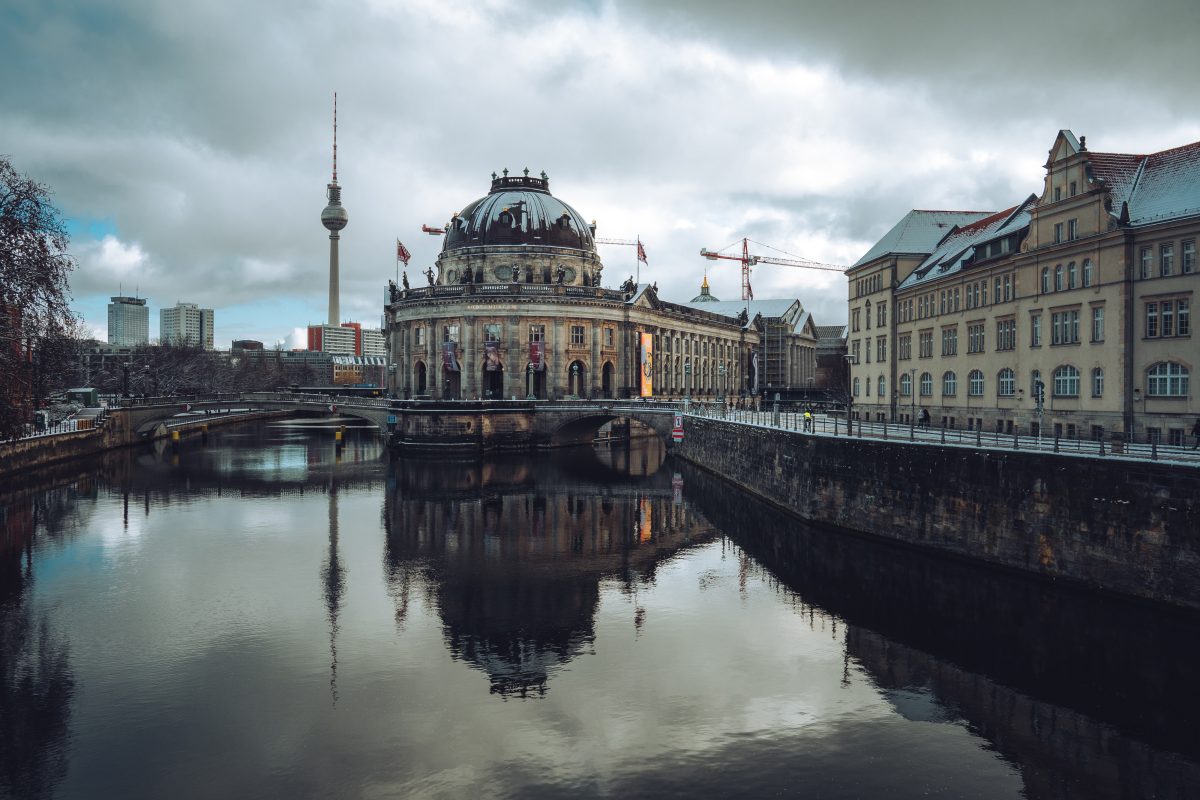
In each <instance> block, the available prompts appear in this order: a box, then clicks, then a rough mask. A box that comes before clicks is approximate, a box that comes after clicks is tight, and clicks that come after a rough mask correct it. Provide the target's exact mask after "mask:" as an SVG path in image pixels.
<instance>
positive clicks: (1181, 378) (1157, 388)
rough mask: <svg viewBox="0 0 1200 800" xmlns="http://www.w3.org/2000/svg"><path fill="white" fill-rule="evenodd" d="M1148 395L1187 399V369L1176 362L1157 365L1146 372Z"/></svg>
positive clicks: (1164, 362)
mask: <svg viewBox="0 0 1200 800" xmlns="http://www.w3.org/2000/svg"><path fill="white" fill-rule="evenodd" d="M1146 394H1147V395H1149V396H1150V397H1187V395H1188V370H1187V367H1185V366H1183V365H1182V364H1176V363H1175V362H1174V361H1163V362H1160V363H1158V364H1155V365H1154V366H1153V367H1151V368H1150V369H1149V370H1148V371H1147V372H1146Z"/></svg>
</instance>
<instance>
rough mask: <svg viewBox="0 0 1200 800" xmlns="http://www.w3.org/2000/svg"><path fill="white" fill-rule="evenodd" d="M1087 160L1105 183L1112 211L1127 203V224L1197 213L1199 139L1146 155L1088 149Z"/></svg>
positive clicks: (1199, 201)
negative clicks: (1110, 199) (1110, 198)
mask: <svg viewBox="0 0 1200 800" xmlns="http://www.w3.org/2000/svg"><path fill="white" fill-rule="evenodd" d="M1088 162H1089V163H1090V165H1091V174H1092V176H1093V177H1094V178H1099V179H1102V180H1103V181H1104V183H1105V184H1106V186H1107V187H1108V191H1109V196H1110V197H1112V213H1113V214H1115V215H1118V216H1119V215H1120V214H1121V206H1122V204H1127V205H1128V207H1129V224H1130V225H1146V224H1149V223H1151V222H1162V221H1164V220H1168V219H1177V218H1179V217H1190V216H1193V215H1196V214H1200V142H1193V143H1192V144H1185V145H1183V146H1182V147H1175V148H1172V149H1171V150H1163V151H1161V152H1158V153H1151V154H1150V155H1148V156H1147V155H1134V154H1131V153H1089V154H1088Z"/></svg>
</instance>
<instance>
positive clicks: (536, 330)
mask: <svg viewBox="0 0 1200 800" xmlns="http://www.w3.org/2000/svg"><path fill="white" fill-rule="evenodd" d="M529 341H530V342H544V341H546V326H545V325H540V324H539V325H530V326H529Z"/></svg>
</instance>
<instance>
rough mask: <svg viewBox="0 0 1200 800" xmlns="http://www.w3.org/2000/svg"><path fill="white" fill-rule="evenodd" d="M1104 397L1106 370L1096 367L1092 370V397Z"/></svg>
mask: <svg viewBox="0 0 1200 800" xmlns="http://www.w3.org/2000/svg"><path fill="white" fill-rule="evenodd" d="M1103 396H1104V370H1103V369H1101V368H1100V367H1096V368H1095V369H1094V370H1092V397H1103Z"/></svg>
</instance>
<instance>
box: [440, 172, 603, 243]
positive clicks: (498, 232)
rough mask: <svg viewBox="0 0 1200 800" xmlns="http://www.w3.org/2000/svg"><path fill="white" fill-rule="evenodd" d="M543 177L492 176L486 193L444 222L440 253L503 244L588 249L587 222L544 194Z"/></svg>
mask: <svg viewBox="0 0 1200 800" xmlns="http://www.w3.org/2000/svg"><path fill="white" fill-rule="evenodd" d="M545 175H546V173H544V172H543V173H542V177H541V178H531V177H529V176H528V175H524V176H519V175H518V176H512V177H509V176H508V175H505V176H503V177H499V178H497V177H495V175H494V174H493V179H492V191H491V192H490V193H489V194H488V195H487V196H486V197H482V198H480V199H478V200H476V201H475V202H473V203H471V204H470V205H468V206H467V207H466V208H464V209H463V210H462V211H461V212H460V213H459V214H457V215H456V216H455V217H454V218H453V219H451V220H450V224H449V225H448V226H447V229H446V243H445V244H444V245H443V247H442V250H443V251H446V250H457V249H459V248H463V247H482V246H485V245H505V244H507V245H546V246H550V247H570V248H573V249H576V250H587V251H594V250H595V249H596V245H595V243H594V242H593V240H592V231H591V228H590V227H589V226H588V223H587V222H586V221H585V220H584V218H583V217H582V216H581V215H580V214H579V212H578V211H576V210H575V209H573V208H571V207H570V206H569V205H567V204H566V203H564V202H562V201H561V200H559V199H558V198H556V197H554V196H553V195H552V194H550V182H549V180H547V179H546V177H545Z"/></svg>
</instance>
